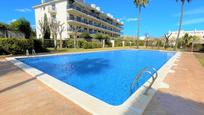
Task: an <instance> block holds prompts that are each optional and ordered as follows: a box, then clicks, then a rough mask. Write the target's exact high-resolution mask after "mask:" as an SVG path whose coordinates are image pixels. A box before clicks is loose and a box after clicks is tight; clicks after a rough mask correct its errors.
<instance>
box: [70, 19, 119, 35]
mask: <svg viewBox="0 0 204 115" xmlns="http://www.w3.org/2000/svg"><path fill="white" fill-rule="evenodd" d="M67 20H74V21H77V22H81V23H84V24H87V25H91V26H95V27H99V28H103V29H106V30H109V31H112V32H116V33H120V31H116V30H113V29H111V28H107V27H103V26H101V25H99V24H96V23H90V22H87V21H84V20H82V19H77V18H75V17H68V18H67Z"/></svg>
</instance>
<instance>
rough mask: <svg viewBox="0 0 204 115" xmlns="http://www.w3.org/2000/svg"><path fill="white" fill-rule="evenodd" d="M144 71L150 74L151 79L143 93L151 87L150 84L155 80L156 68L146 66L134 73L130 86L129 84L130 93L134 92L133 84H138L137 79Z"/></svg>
mask: <svg viewBox="0 0 204 115" xmlns="http://www.w3.org/2000/svg"><path fill="white" fill-rule="evenodd" d="M150 70H153V72H151V71H150ZM144 73H147V74H149V75H151V78H152V81H151V83H150V85H149V86H148V87H147V89H146V90H145V92H144V95H147V93H148V91H149V89H151V87H152V85H153V84H154V82H155V80H156V79H157V77H158V73H157V70H156V69H155V68H154V67H146V68H144V69H142V70H141V71H140V72H139V73H138V74H137V75H136V77H135V78H134V79H133V81H132V83H131V86H130V92H131V95H132V94H133V93H134V87H135V85H137V86H139V80H140V78H141V77H142V75H143V74H144Z"/></svg>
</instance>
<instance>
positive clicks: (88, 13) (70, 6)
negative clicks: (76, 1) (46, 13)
mask: <svg viewBox="0 0 204 115" xmlns="http://www.w3.org/2000/svg"><path fill="white" fill-rule="evenodd" d="M67 8H68V9H70V8H72V9H75V10H77V11H80V12H82V13H84V14H86V15H90V16H92V17H94V18H97V19H99V20H102V21H104V22H106V23H108V24H111V25H113V26H116V27H118V28H121V29H122V27H121V26H120V25H117V24H115V23H113V22H111V21H108V20H106V19H104V18H100V17H99V16H98V15H97V14H95V13H90V12H88V11H86V10H83V9H81V8H79V7H77V6H74V5H68V6H67Z"/></svg>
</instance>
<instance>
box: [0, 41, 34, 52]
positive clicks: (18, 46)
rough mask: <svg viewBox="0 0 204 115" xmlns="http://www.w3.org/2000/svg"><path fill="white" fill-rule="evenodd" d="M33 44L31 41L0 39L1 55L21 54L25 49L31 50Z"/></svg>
mask: <svg viewBox="0 0 204 115" xmlns="http://www.w3.org/2000/svg"><path fill="white" fill-rule="evenodd" d="M33 44H34V42H33V40H31V39H16V38H0V46H1V50H2V51H1V52H2V54H23V53H25V52H26V49H28V50H32V49H33Z"/></svg>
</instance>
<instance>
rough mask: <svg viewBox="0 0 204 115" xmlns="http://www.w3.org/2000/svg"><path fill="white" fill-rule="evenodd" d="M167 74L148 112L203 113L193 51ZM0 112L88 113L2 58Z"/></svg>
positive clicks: (201, 78)
mask: <svg viewBox="0 0 204 115" xmlns="http://www.w3.org/2000/svg"><path fill="white" fill-rule="evenodd" d="M179 60H180V61H177V65H175V66H174V68H173V69H174V70H175V72H173V73H170V74H168V76H167V77H166V79H165V81H164V82H165V83H167V84H169V86H170V87H169V88H168V89H159V90H158V92H157V93H156V95H155V96H154V97H153V99H152V101H151V102H150V103H149V105H148V107H147V108H146V110H145V112H144V114H145V115H176V114H179V115H204V68H203V67H202V66H201V65H200V64H199V62H198V61H197V59H196V58H195V57H194V55H193V54H191V53H183V54H182V56H181V58H180V59H179ZM0 113H1V114H2V115H4V114H9V115H11V114H29V115H30V114H35V115H36V114H37V115H40V114H43V115H45V114H48V115H56V114H57V115H58V114H59V115H62V114H63V115H65V114H66V115H78V114H80V115H85V114H89V113H88V112H86V111H85V110H83V109H82V108H80V107H79V106H77V105H75V104H74V103H72V102H71V101H69V100H67V99H66V98H64V97H63V96H61V95H59V94H58V93H56V92H55V91H53V90H52V89H50V88H48V87H47V86H46V85H44V84H43V83H41V82H40V81H38V80H37V79H35V78H33V77H31V76H30V75H29V74H27V73H25V72H24V71H22V70H21V69H19V68H17V67H16V66H14V65H13V64H12V63H10V62H8V61H5V60H4V59H0Z"/></svg>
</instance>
